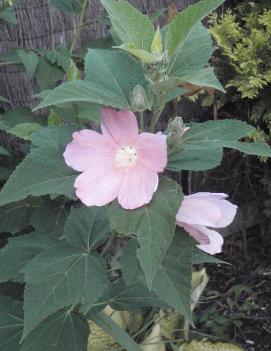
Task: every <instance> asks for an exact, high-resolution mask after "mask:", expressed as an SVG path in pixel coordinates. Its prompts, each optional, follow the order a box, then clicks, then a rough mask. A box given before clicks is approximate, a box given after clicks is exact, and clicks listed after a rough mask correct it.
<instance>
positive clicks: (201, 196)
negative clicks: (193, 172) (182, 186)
mask: <svg viewBox="0 0 271 351" xmlns="http://www.w3.org/2000/svg"><path fill="white" fill-rule="evenodd" d="M227 197H228V195H227V194H220V193H219V194H218V193H196V194H192V195H188V196H185V197H184V200H183V202H182V204H181V207H180V209H179V211H178V213H177V216H176V221H177V225H179V226H181V227H183V228H184V229H185V231H187V232H188V233H189V234H190V235H191V236H192V237H193V238H194V239H195V240H196V241H198V242H199V243H200V245H197V247H198V248H199V249H201V250H203V251H205V252H207V253H209V254H211V255H214V254H217V253H220V252H221V251H222V246H223V241H224V240H223V237H222V236H221V235H220V234H219V233H218V232H217V231H215V230H211V229H209V228H207V227H211V228H222V227H226V226H228V225H229V224H230V223H231V222H232V221H233V219H234V217H235V215H236V211H237V206H236V205H233V204H232V203H231V202H229V201H228V200H225V199H226V198H227Z"/></svg>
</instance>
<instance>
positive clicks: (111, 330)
mask: <svg viewBox="0 0 271 351" xmlns="http://www.w3.org/2000/svg"><path fill="white" fill-rule="evenodd" d="M89 318H90V319H91V320H92V321H93V322H94V323H95V324H97V325H98V326H99V327H100V328H102V329H103V330H104V331H106V332H107V334H109V335H110V336H112V337H113V338H114V339H115V340H116V341H117V342H118V343H119V344H120V345H121V346H122V347H123V348H124V350H127V351H142V349H141V347H140V346H139V345H138V344H137V343H136V342H135V341H134V340H133V339H132V338H131V337H130V336H129V334H127V333H126V332H125V331H124V330H123V329H122V328H121V327H119V326H118V325H117V323H115V322H114V321H113V319H112V318H110V317H109V316H107V315H106V314H105V313H103V312H98V313H90V314H89Z"/></svg>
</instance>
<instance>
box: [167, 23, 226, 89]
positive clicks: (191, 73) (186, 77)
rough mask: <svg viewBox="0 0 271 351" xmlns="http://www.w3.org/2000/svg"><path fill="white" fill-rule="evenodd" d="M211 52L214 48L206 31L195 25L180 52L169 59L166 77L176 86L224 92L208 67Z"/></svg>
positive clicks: (202, 27)
mask: <svg viewBox="0 0 271 351" xmlns="http://www.w3.org/2000/svg"><path fill="white" fill-rule="evenodd" d="M213 51H214V47H213V46H212V39H211V36H210V34H209V32H208V30H207V29H206V28H205V27H204V26H203V25H202V24H201V23H200V22H199V23H196V24H195V25H194V26H193V27H192V29H191V32H190V34H189V35H188V36H187V38H186V39H185V41H184V43H183V46H182V50H180V51H178V52H177V53H176V55H174V56H173V58H172V59H171V62H170V64H169V67H168V76H169V77H172V78H171V79H174V78H175V84H176V86H177V85H180V84H183V83H189V84H192V85H196V86H199V87H209V88H214V89H217V90H220V91H224V89H223V87H222V85H221V84H220V83H219V81H218V80H217V78H216V76H215V74H214V72H213V69H212V68H211V67H208V61H209V60H210V58H211V56H212V53H213ZM199 52H200V55H199V54H198V53H199ZM177 78H178V79H177Z"/></svg>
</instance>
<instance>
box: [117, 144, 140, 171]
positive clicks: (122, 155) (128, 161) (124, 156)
mask: <svg viewBox="0 0 271 351" xmlns="http://www.w3.org/2000/svg"><path fill="white" fill-rule="evenodd" d="M137 159H138V154H137V150H136V148H135V147H134V146H132V145H125V146H122V147H121V148H120V149H118V151H117V152H116V157H115V166H116V169H120V170H121V169H122V170H124V171H129V170H131V169H132V168H133V167H134V166H135V164H136V162H137Z"/></svg>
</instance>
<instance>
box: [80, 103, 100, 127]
mask: <svg viewBox="0 0 271 351" xmlns="http://www.w3.org/2000/svg"><path fill="white" fill-rule="evenodd" d="M100 111H101V105H98V104H88V106H87V107H85V108H82V109H81V111H79V112H78V118H81V119H86V120H90V121H93V122H96V123H100V122H101V113H100Z"/></svg>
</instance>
